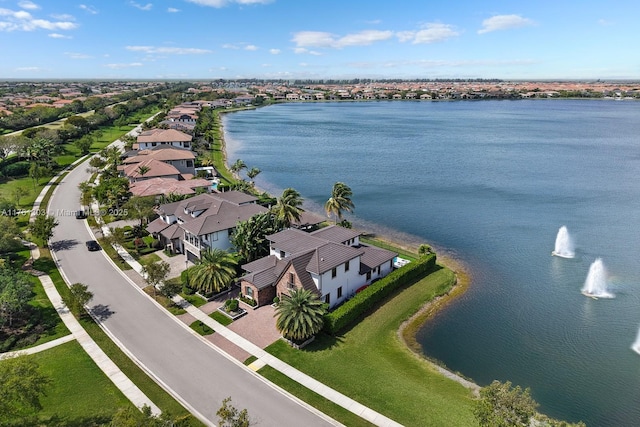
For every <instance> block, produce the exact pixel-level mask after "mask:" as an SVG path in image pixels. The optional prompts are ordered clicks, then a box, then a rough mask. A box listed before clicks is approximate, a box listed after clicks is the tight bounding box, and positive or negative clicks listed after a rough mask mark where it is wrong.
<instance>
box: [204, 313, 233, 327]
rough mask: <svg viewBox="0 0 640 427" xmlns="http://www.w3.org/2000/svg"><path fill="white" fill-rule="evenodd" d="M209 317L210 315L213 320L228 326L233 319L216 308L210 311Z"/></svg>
mask: <svg viewBox="0 0 640 427" xmlns="http://www.w3.org/2000/svg"><path fill="white" fill-rule="evenodd" d="M209 317H211V318H212V319H213V320H215V321H216V322H218V323H220V324H221V325H224V326H229V325H230V324H232V323H233V320H231V319H229V318H228V317H227V316H225V315H224V314H222V313H220V312H219V311H218V310H216V311H214V312H213V313H211V314H210V315H209Z"/></svg>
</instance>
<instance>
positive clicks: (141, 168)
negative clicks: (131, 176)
mask: <svg viewBox="0 0 640 427" xmlns="http://www.w3.org/2000/svg"><path fill="white" fill-rule="evenodd" d="M150 170H151V168H150V167H149V166H146V165H140V166H138V169H137V170H136V172H138V173H139V174H140V176H144V175H145V174H146V173H147V172H149V171H150Z"/></svg>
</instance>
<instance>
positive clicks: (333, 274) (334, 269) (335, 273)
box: [331, 267, 338, 279]
mask: <svg viewBox="0 0 640 427" xmlns="http://www.w3.org/2000/svg"><path fill="white" fill-rule="evenodd" d="M337 274H338V270H337V269H336V268H335V267H334V268H332V269H331V278H332V279H333V278H334V277H336V275H337Z"/></svg>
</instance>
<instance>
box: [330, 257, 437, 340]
mask: <svg viewBox="0 0 640 427" xmlns="http://www.w3.org/2000/svg"><path fill="white" fill-rule="evenodd" d="M435 265H436V255H435V254H428V255H426V256H423V257H422V258H420V259H418V260H416V261H414V262H412V263H410V264H407V265H405V266H404V267H402V268H399V269H397V270H395V271H392V272H391V273H389V274H388V275H387V276H386V277H384V278H383V279H380V280H378V281H377V282H375V283H373V284H372V285H370V286H369V287H367V288H366V289H364V290H363V291H361V292H359V293H357V294H356V295H355V296H354V297H353V298H351V299H350V300H349V301H347V302H345V303H344V304H342V305H341V306H340V307H338V308H336V309H335V310H334V311H332V312H331V313H328V314H327V315H326V316H325V318H324V331H325V332H327V333H328V334H331V335H335V334H337V333H338V332H340V331H341V330H342V329H344V328H345V327H347V326H349V325H350V324H351V323H353V322H355V321H357V320H359V319H360V318H361V317H363V316H364V315H365V313H367V312H368V311H369V310H371V309H372V308H373V307H375V305H376V304H378V303H379V302H380V301H382V300H383V299H384V298H386V297H387V296H389V295H390V294H391V293H393V292H394V291H395V290H396V289H398V288H400V287H401V286H403V285H406V284H407V283H411V282H415V281H416V280H419V279H421V278H422V277H424V276H426V275H427V274H429V273H430V272H431V271H432V270H433V268H434V267H435Z"/></svg>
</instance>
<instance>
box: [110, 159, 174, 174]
mask: <svg viewBox="0 0 640 427" xmlns="http://www.w3.org/2000/svg"><path fill="white" fill-rule="evenodd" d="M141 166H145V167H148V168H149V171H148V172H146V173H145V174H144V175H142V174H140V172H139V168H140V167H141ZM122 171H123V172H124V174H125V175H126V176H127V177H129V178H132V179H136V178H154V177H159V176H174V175H180V171H179V170H178V169H176V168H175V166H172V165H170V164H168V163H165V162H161V161H160V160H156V159H148V160H145V161H143V162H140V163H132V164H129V165H125V166H124V167H123V168H122Z"/></svg>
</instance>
